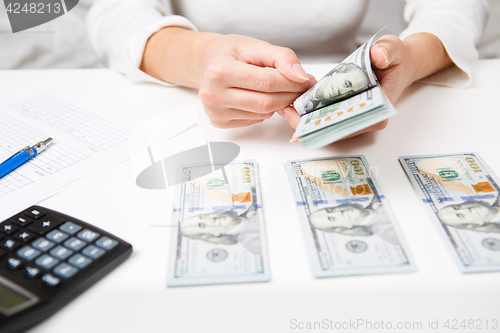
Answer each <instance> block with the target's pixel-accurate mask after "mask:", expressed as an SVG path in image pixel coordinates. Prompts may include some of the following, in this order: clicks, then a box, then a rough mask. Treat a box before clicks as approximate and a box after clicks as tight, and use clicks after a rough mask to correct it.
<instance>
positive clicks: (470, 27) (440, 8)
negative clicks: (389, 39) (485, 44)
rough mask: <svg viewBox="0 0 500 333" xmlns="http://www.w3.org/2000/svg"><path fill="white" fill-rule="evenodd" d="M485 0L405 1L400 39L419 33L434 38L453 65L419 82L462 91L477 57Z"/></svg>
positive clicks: (484, 12) (468, 81) (484, 20)
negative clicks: (403, 24)
mask: <svg viewBox="0 0 500 333" xmlns="http://www.w3.org/2000/svg"><path fill="white" fill-rule="evenodd" d="M488 9H489V6H488V3H487V1H486V0H460V1H457V0H407V1H406V7H405V12H404V17H405V20H406V21H407V22H408V23H409V25H408V28H407V29H406V30H404V31H403V32H402V33H401V35H400V36H399V37H400V38H401V39H404V38H406V37H408V36H410V35H413V34H415V33H419V32H427V33H430V34H433V35H435V36H436V37H438V38H439V39H440V40H441V42H442V43H443V46H444V48H445V49H446V52H447V53H448V55H449V56H450V58H451V60H452V61H453V63H454V65H453V66H451V67H449V68H447V69H445V70H443V71H441V72H438V73H435V74H433V75H431V76H428V77H426V78H425V79H422V80H421V82H425V83H431V84H438V85H446V86H451V87H457V88H465V87H467V86H469V85H470V83H471V80H472V72H473V63H474V61H475V60H477V59H478V58H479V55H478V52H477V49H476V46H477V45H478V44H479V42H480V41H481V36H482V32H483V29H484V26H485V24H486V20H487V17H488Z"/></svg>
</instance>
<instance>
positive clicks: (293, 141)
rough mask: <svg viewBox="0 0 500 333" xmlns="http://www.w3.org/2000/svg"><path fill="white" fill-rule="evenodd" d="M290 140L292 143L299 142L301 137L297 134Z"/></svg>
mask: <svg viewBox="0 0 500 333" xmlns="http://www.w3.org/2000/svg"><path fill="white" fill-rule="evenodd" d="M290 142H291V143H297V142H299V138H297V137H295V136H292V138H291V139H290Z"/></svg>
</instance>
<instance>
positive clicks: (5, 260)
mask: <svg viewBox="0 0 500 333" xmlns="http://www.w3.org/2000/svg"><path fill="white" fill-rule="evenodd" d="M131 252H132V246H131V245H130V244H129V243H127V242H125V241H123V240H121V239H120V238H118V237H116V236H114V235H112V234H110V233H108V232H106V231H104V230H102V229H99V228H97V227H95V226H93V225H91V224H88V223H86V222H83V221H80V220H77V219H75V218H73V217H70V216H67V215H64V214H61V213H59V212H56V211H53V210H50V209H47V208H43V207H40V206H32V207H30V208H28V209H26V210H24V211H23V212H20V213H18V214H16V215H14V216H12V217H11V218H9V219H7V220H5V221H3V222H2V223H0V332H2V333H10V332H21V331H23V330H26V329H27V328H29V327H31V326H33V325H35V324H36V323H38V322H40V321H42V320H44V319H46V318H47V317H48V316H50V315H51V314H53V313H54V312H56V311H57V310H59V309H60V308H61V307H63V306H64V305H65V304H67V303H68V302H69V301H71V300H72V299H73V298H75V297H76V296H77V295H78V294H80V293H81V292H83V291H84V290H85V289H87V288H88V287H90V286H91V285H92V284H94V283H95V282H96V281H97V280H99V279H100V278H101V277H103V276H104V275H105V274H107V273H108V272H110V271H111V270H112V269H113V268H115V267H116V266H118V265H119V264H120V263H121V262H122V261H124V260H125V259H126V258H127V257H128V256H130V253H131Z"/></svg>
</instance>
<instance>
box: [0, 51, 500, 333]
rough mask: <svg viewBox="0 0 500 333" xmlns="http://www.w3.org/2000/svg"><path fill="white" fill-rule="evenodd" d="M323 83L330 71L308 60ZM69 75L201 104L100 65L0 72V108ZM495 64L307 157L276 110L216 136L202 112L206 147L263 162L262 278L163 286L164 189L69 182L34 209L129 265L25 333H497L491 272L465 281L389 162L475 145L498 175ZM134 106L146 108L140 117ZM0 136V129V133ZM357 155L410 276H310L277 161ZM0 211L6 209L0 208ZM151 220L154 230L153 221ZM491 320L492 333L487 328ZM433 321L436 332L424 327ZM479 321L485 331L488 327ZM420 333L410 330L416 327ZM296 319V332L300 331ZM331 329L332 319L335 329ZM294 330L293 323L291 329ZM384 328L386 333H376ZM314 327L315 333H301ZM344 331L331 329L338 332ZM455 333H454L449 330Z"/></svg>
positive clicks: (417, 94) (143, 100)
mask: <svg viewBox="0 0 500 333" xmlns="http://www.w3.org/2000/svg"><path fill="white" fill-rule="evenodd" d="M305 67H306V70H309V71H310V72H311V73H313V74H316V75H318V76H321V75H322V73H324V72H326V71H328V70H329V69H330V67H331V65H323V66H319V65H315V66H305ZM61 73H64V74H70V75H76V76H81V77H84V78H86V79H89V80H92V81H95V82H99V83H100V84H103V85H106V86H110V87H113V88H117V89H119V90H120V91H121V92H123V93H125V94H127V96H128V98H131V99H133V100H134V102H135V103H136V105H139V106H140V107H141V109H142V110H147V112H150V113H151V114H160V113H162V112H168V111H171V110H175V109H177V108H179V107H182V106H186V105H190V104H193V103H196V102H197V101H198V100H197V97H196V92H195V91H194V90H189V89H183V88H165V87H160V86H155V85H150V84H147V85H133V84H131V83H129V82H128V81H127V80H126V78H124V77H123V76H121V75H119V74H116V73H114V72H112V71H109V70H103V69H100V70H65V71H48V70H47V71H0V100H1V99H5V98H6V97H8V96H10V95H11V94H12V93H15V92H17V91H19V90H20V89H23V86H25V85H26V84H28V83H29V84H36V83H38V82H43V81H44V80H46V79H48V78H50V77H51V76H53V75H58V74H61ZM498 77H500V60H482V61H479V62H478V63H477V64H476V76H475V78H474V81H473V84H472V86H471V87H470V88H468V89H453V88H447V87H438V86H431V85H422V84H414V85H413V86H412V87H410V88H409V89H408V90H407V91H406V92H405V94H404V95H403V96H402V97H401V99H400V100H399V101H398V103H397V105H396V109H397V110H398V112H399V114H398V115H397V116H396V117H394V118H392V119H391V120H390V121H389V125H388V127H387V128H386V129H385V130H383V131H380V132H377V133H371V134H365V135H362V136H358V137H355V138H352V139H349V140H345V141H341V142H338V143H336V144H333V145H329V146H327V147H324V148H321V149H317V150H313V151H308V150H305V149H304V148H302V147H301V146H300V145H299V144H291V143H289V142H288V140H289V139H290V136H291V134H292V133H293V130H292V129H291V128H289V127H288V125H287V124H286V123H285V122H284V121H283V120H282V119H281V118H280V117H279V116H278V115H275V116H274V117H273V118H271V119H270V120H268V121H265V122H264V123H262V124H259V125H254V126H251V127H247V128H240V129H231V130H220V129H216V128H213V127H211V126H210V124H209V122H208V119H207V118H206V117H205V116H203V117H202V123H203V124H202V125H203V129H204V132H205V136H206V138H207V140H208V141H230V142H234V143H236V144H238V145H239V146H240V147H241V155H240V157H243V158H252V159H256V160H257V161H258V163H259V169H260V181H261V186H262V198H263V212H264V218H265V225H266V235H267V244H268V249H269V260H270V267H271V281H270V282H268V283H253V284H234V285H218V286H199V287H180V288H167V287H166V276H167V258H168V252H169V240H170V237H169V236H170V231H171V228H159V227H151V226H150V225H151V224H152V223H150V222H151V221H157V222H158V223H157V224H165V223H168V222H169V221H170V212H167V211H165V210H164V209H163V208H164V207H165V206H166V203H165V200H166V198H167V199H168V196H167V195H166V192H165V191H153V190H144V189H141V188H139V187H137V186H136V185H135V183H134V181H133V177H132V172H131V165H130V163H131V162H130V161H128V162H125V163H122V164H120V165H118V166H116V167H114V168H113V169H110V170H106V171H104V172H102V173H100V174H98V175H95V176H92V177H89V178H86V179H84V180H82V181H80V182H78V183H77V184H76V185H75V186H74V187H72V188H70V189H69V190H66V191H64V192H62V193H60V194H58V195H56V196H53V197H51V198H49V199H47V200H45V201H43V202H41V203H40V204H41V205H42V206H46V207H48V208H52V209H55V210H60V211H62V212H64V213H66V214H68V215H72V216H74V217H77V218H79V219H82V220H84V221H88V222H90V223H93V224H95V225H97V226H99V227H101V228H103V229H105V230H108V231H109V232H111V233H114V234H116V235H117V236H119V237H122V238H124V239H125V240H127V241H128V242H130V243H131V244H132V245H133V246H134V252H133V253H132V255H131V257H130V258H129V259H128V260H126V261H125V262H124V263H123V264H121V265H120V266H119V267H118V268H116V269H115V270H114V271H112V272H111V273H110V274H108V275H107V276H105V277H104V278H103V279H102V280H100V281H99V282H98V283H96V284H95V285H94V286H92V287H91V288H90V289H89V290H87V291H86V292H84V293H83V294H82V295H80V296H79V297H78V298H76V299H75V300H74V301H72V302H71V303H70V304H68V305H67V306H65V307H64V308H63V309H62V310H60V311H59V312H57V313H56V314H55V315H53V316H52V317H50V318H49V319H48V320H46V321H44V322H43V323H41V324H40V325H38V326H36V327H34V328H33V329H32V330H31V331H32V332H68V331H71V332H252V333H253V332H289V331H290V332H294V331H308V330H305V329H303V330H301V329H299V327H298V323H299V322H301V323H303V324H304V325H305V324H306V322H321V323H328V325H330V324H331V323H330V321H333V329H331V328H330V327H329V328H328V329H326V326H325V327H323V330H320V331H336V330H335V329H334V328H335V327H334V326H335V323H340V324H343V325H344V328H347V327H348V326H346V325H348V324H350V323H356V322H357V320H364V321H370V322H371V323H372V325H374V328H373V329H371V330H370V329H366V328H367V326H361V325H360V326H358V328H357V329H353V328H354V326H350V328H351V330H350V331H359V332H363V331H365V332H372V331H374V330H375V328H376V325H379V327H380V325H382V322H383V325H385V326H384V327H387V323H388V322H390V323H391V324H392V326H393V328H395V327H396V325H398V323H401V324H402V325H403V327H404V326H405V325H407V326H406V327H407V328H406V329H405V328H403V329H401V330H394V329H393V331H408V332H413V331H418V332H427V331H429V332H438V331H439V332H445V331H448V330H447V329H446V328H444V324H445V322H446V320H447V319H450V320H453V319H456V320H458V323H460V322H462V320H464V319H465V320H466V322H467V321H468V320H469V319H473V320H474V323H475V324H474V325H477V323H479V322H480V321H482V323H483V325H482V329H470V330H469V329H466V330H463V329H461V328H460V327H459V326H457V327H458V328H460V329H459V330H458V331H460V332H499V331H500V303H499V299H500V273H483V274H468V275H465V274H462V273H460V272H459V270H458V267H457V266H456V264H455V262H454V260H453V258H452V256H451V254H450V253H449V252H448V249H447V247H445V244H444V241H443V239H442V237H441V234H440V233H439V232H438V226H437V225H436V223H435V221H434V220H432V219H431V216H430V214H429V212H428V211H426V210H424V206H423V205H422V204H421V203H420V200H419V199H418V198H417V196H416V193H415V192H414V190H413V188H412V186H411V185H410V183H409V181H408V179H407V178H406V176H405V174H404V172H403V170H402V168H401V167H400V165H399V163H398V161H397V158H398V157H399V156H401V155H419V154H435V153H436V154H437V153H452V152H463V151H477V152H478V153H479V154H480V155H481V156H482V157H483V159H484V160H485V161H486V162H487V163H488V165H489V166H490V168H491V169H492V170H494V171H495V172H496V174H497V175H500V154H499V153H498V141H497V140H498V137H497V133H498V131H499V126H498V123H499V120H500V115H499V113H498V111H499V110H500V108H499V106H498V100H499V97H498V95H499V94H500V83H499V81H498ZM137 112H141V110H137ZM0 135H1V133H0ZM349 154H364V155H365V156H366V158H367V159H368V162H369V163H370V165H371V166H372V167H375V168H376V170H377V174H378V175H377V181H378V183H379V184H380V186H381V188H382V191H383V192H384V194H385V196H386V198H387V199H388V203H389V204H390V207H391V209H392V211H393V213H394V215H395V217H396V219H397V222H398V223H399V225H400V227H401V229H402V232H403V236H404V238H405V239H406V241H407V243H408V246H409V249H410V252H411V253H412V254H413V256H414V258H415V261H416V264H417V266H418V271H417V272H415V273H408V274H389V275H371V276H352V277H339V278H327V279H315V278H313V277H312V275H311V272H310V267H309V262H308V258H307V255H306V251H305V246H304V237H303V235H302V232H301V228H300V225H299V219H298V214H297V210H296V207H295V203H294V200H293V198H292V195H291V192H290V187H289V185H288V183H287V180H286V177H285V172H284V169H283V162H285V161H287V160H290V159H299V158H312V157H327V156H336V155H349ZM0 209H1V208H0ZM153 224H155V223H153ZM495 319H496V320H497V321H498V325H499V326H498V327H497V329H493V328H492V327H491V325H492V322H493V320H495ZM436 320H438V321H439V327H440V329H439V330H435V329H429V321H432V322H435V321H436ZM486 320H488V321H489V326H490V328H489V329H486V324H485V323H486ZM418 323H421V325H422V326H421V327H422V328H421V329H420V330H416V329H411V328H409V327H410V326H413V325H414V324H415V325H419V324H418ZM295 324H297V325H295ZM337 325H339V324H337ZM294 328H295V329H294ZM379 330H380V331H381V330H382V329H379ZM309 331H311V330H309ZM337 331H339V330H337ZM449 331H457V330H449Z"/></svg>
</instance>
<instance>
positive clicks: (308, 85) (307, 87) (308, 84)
mask: <svg viewBox="0 0 500 333" xmlns="http://www.w3.org/2000/svg"><path fill="white" fill-rule="evenodd" d="M313 82H314V80H311V79H309V81H307V84H306V90H309V89H310V88H311V87H312V86H314V84H315V83H313Z"/></svg>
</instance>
